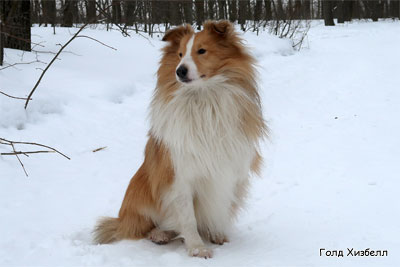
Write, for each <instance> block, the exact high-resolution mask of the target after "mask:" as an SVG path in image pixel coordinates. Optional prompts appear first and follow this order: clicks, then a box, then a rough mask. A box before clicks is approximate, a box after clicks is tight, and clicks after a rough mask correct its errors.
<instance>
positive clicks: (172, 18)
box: [168, 1, 182, 25]
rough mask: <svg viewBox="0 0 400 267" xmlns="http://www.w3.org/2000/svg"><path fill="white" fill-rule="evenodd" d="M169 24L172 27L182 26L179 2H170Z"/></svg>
mask: <svg viewBox="0 0 400 267" xmlns="http://www.w3.org/2000/svg"><path fill="white" fill-rule="evenodd" d="M168 17H169V18H168V22H169V23H171V25H180V24H182V21H181V11H180V8H179V3H178V2H177V1H171V2H169V6H168Z"/></svg>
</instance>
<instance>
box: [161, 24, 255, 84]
mask: <svg viewBox="0 0 400 267" xmlns="http://www.w3.org/2000/svg"><path fill="white" fill-rule="evenodd" d="M162 40H163V41H166V42H169V44H168V45H167V46H166V47H165V48H164V57H163V59H162V61H161V68H160V69H162V71H163V72H166V73H165V74H166V75H167V76H168V79H169V82H171V80H173V81H174V82H175V81H178V82H179V83H183V84H190V83H195V82H196V83H197V82H202V81H205V80H207V79H209V78H212V77H213V76H215V75H218V74H224V72H226V70H227V69H229V68H231V69H232V67H233V68H234V67H235V66H236V65H239V64H240V62H241V61H243V59H244V57H248V55H247V53H246V52H245V51H244V47H243V46H242V43H241V40H240V38H239V37H238V35H237V33H236V32H235V31H234V26H233V25H232V24H231V23H230V22H229V21H207V22H205V23H204V24H203V30H202V31H201V32H198V33H195V32H194V30H193V29H192V27H191V26H190V25H183V26H179V27H177V28H174V29H172V30H169V31H167V33H166V34H165V36H164V38H163V39H162Z"/></svg>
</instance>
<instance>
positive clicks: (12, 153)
mask: <svg viewBox="0 0 400 267" xmlns="http://www.w3.org/2000/svg"><path fill="white" fill-rule="evenodd" d="M39 153H55V151H52V150H38V151H15V152H5V153H0V155H3V156H12V155H25V156H26V155H27V154H39Z"/></svg>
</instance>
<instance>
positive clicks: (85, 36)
mask: <svg viewBox="0 0 400 267" xmlns="http://www.w3.org/2000/svg"><path fill="white" fill-rule="evenodd" d="M80 37H82V38H88V39H90V40H93V41H95V42H98V43H99V44H102V45H104V46H106V47H108V48H111V49H114V50H115V51H117V49H116V48H114V47H112V46H109V45H106V44H105V43H103V42H100V41H99V40H97V39H95V38H93V37H90V36H87V35H78V36H76V38H80Z"/></svg>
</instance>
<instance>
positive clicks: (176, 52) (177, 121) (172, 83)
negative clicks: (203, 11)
mask: <svg viewBox="0 0 400 267" xmlns="http://www.w3.org/2000/svg"><path fill="white" fill-rule="evenodd" d="M203 28H204V29H203V30H202V31H200V32H197V33H195V32H194V30H193V29H192V27H191V26H190V25H183V26H180V27H177V28H174V29H172V30H169V31H167V32H166V34H165V36H164V38H163V39H162V40H163V41H165V42H167V45H166V46H165V47H164V48H163V56H162V59H161V62H160V67H159V69H158V72H157V78H158V80H157V87H156V89H155V92H154V95H153V99H152V102H151V106H150V116H149V118H150V125H151V128H150V130H149V133H148V141H147V145H146V148H145V156H144V162H143V164H142V165H141V167H140V168H139V170H138V171H137V173H136V174H135V175H134V176H133V178H132V180H131V181H130V184H129V186H128V189H127V191H126V194H125V198H124V200H123V203H122V206H121V209H120V211H119V216H118V218H108V217H106V218H103V219H101V220H100V221H99V222H98V224H97V226H96V228H95V230H94V236H95V237H94V240H95V242H96V243H100V244H103V243H110V242H113V241H117V240H121V239H140V238H148V239H150V240H152V241H153V242H155V243H158V244H165V243H168V242H169V241H170V240H172V239H174V238H177V237H181V238H183V239H184V242H185V245H186V248H187V251H188V253H189V255H190V256H197V257H203V258H210V257H212V250H211V248H210V247H207V246H206V245H205V243H204V240H207V241H210V242H212V243H216V244H220V245H222V244H223V243H224V242H227V241H228V237H227V233H228V232H229V229H230V226H231V225H232V221H233V219H234V218H235V217H236V215H237V212H238V210H239V209H240V207H242V204H243V201H244V198H245V195H246V191H247V187H248V184H249V176H250V174H251V173H258V172H259V170H260V164H261V157H260V155H259V153H258V143H259V141H260V139H261V138H263V136H264V135H265V134H266V131H267V127H266V125H265V123H264V120H263V117H262V112H261V105H260V98H259V94H258V92H257V83H256V71H255V66H254V64H255V60H254V58H253V57H252V56H251V55H250V54H249V53H248V51H247V49H246V47H245V46H244V45H243V42H242V40H241V38H240V37H239V36H238V34H237V33H236V32H235V29H234V26H233V25H232V24H231V23H230V22H228V21H207V22H205V23H204V24H203Z"/></svg>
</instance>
